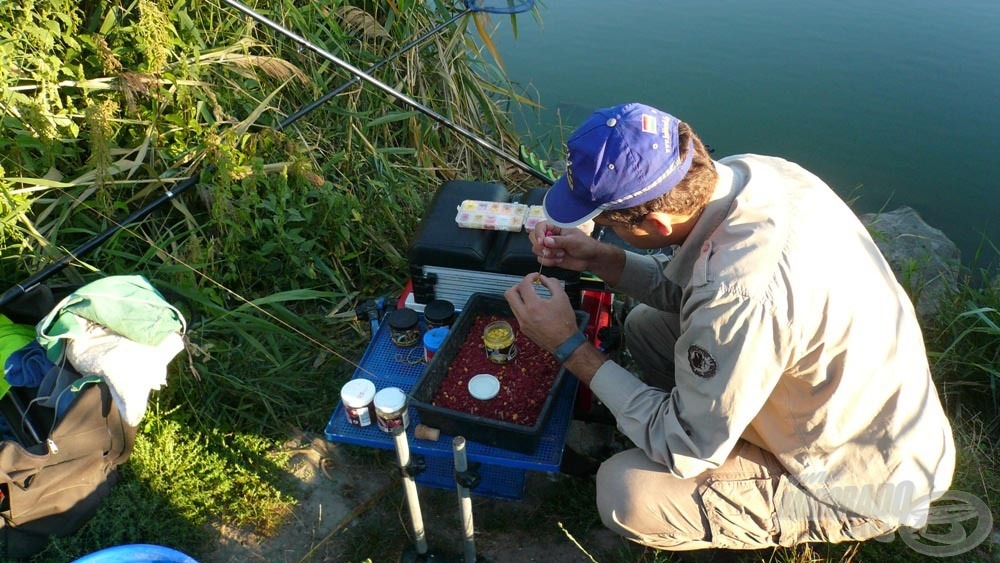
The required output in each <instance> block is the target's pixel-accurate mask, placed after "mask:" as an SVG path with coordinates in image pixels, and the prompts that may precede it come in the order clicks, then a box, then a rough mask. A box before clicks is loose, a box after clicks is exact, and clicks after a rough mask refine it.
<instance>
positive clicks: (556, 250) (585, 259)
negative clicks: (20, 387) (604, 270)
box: [528, 221, 601, 272]
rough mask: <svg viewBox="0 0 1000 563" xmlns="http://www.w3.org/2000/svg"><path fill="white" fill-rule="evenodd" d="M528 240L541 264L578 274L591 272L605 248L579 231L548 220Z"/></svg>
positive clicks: (536, 227) (540, 224) (541, 222)
mask: <svg viewBox="0 0 1000 563" xmlns="http://www.w3.org/2000/svg"><path fill="white" fill-rule="evenodd" d="M528 239H529V240H530V241H531V250H532V252H534V253H535V255H537V256H538V262H539V263H540V264H541V265H543V266H550V267H558V268H563V269H564V270H573V271H575V272H582V271H583V270H587V269H589V268H590V263H591V261H592V260H593V259H594V258H596V257H597V256H598V255H599V247H600V246H601V243H600V242H598V241H596V240H594V239H592V238H590V236H588V235H587V234H586V233H584V232H583V231H581V230H580V229H578V228H572V229H563V228H560V227H556V226H555V225H551V224H549V223H548V222H547V221H539V222H538V224H537V225H535V229H534V230H533V231H532V232H530V233H528Z"/></svg>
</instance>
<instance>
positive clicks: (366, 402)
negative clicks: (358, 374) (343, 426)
mask: <svg viewBox="0 0 1000 563" xmlns="http://www.w3.org/2000/svg"><path fill="white" fill-rule="evenodd" d="M374 400H375V384H374V383H372V382H371V381H369V380H367V379H363V378H358V379H352V380H350V381H348V382H347V383H346V384H344V386H343V387H341V388H340V401H341V402H342V403H343V404H344V414H345V415H347V422H349V423H350V424H351V425H353V426H361V427H364V426H368V425H370V424H371V423H372V421H373V420H375V407H374V405H373V402H374Z"/></svg>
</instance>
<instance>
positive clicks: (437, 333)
mask: <svg viewBox="0 0 1000 563" xmlns="http://www.w3.org/2000/svg"><path fill="white" fill-rule="evenodd" d="M447 336H448V327H446V326H439V327H437V328H432V329H430V330H428V331H427V332H425V333H424V361H425V362H427V363H431V360H432V359H434V354H436V353H437V351H438V350H440V349H441V344H443V343H444V339H445V338H446V337H447Z"/></svg>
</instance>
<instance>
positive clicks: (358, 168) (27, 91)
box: [0, 0, 531, 561]
mask: <svg viewBox="0 0 1000 563" xmlns="http://www.w3.org/2000/svg"><path fill="white" fill-rule="evenodd" d="M435 4H437V3H435ZM255 9H257V10H259V11H260V12H261V13H263V14H264V15H266V16H268V17H270V18H272V19H274V20H276V21H278V22H280V23H281V24H282V25H284V26H286V27H288V28H290V29H291V30H292V31H294V32H295V33H297V34H300V35H302V36H304V37H306V38H307V39H308V40H310V41H312V42H313V43H315V44H317V45H322V46H323V48H324V49H326V50H328V51H329V52H331V53H335V54H336V55H337V56H338V57H342V58H343V59H344V60H347V61H349V62H351V63H352V64H354V65H357V66H358V67H359V68H369V67H371V66H373V65H375V64H376V63H381V62H382V61H384V60H385V59H386V57H388V56H389V55H392V54H393V53H396V52H397V51H398V50H399V49H401V48H402V47H403V46H404V45H406V44H407V43H409V42H410V41H411V40H412V39H414V38H415V37H417V36H419V35H421V34H423V33H424V32H425V31H426V30H428V29H431V28H432V27H434V26H436V25H437V24H438V23H439V22H441V21H444V20H445V19H448V18H450V17H451V15H452V13H453V12H451V11H450V9H449V7H448V6H446V5H443V4H440V5H428V4H427V3H424V2H419V1H416V0H402V1H400V0H374V1H371V2H368V1H366V2H360V3H359V2H346V1H340V0H324V1H320V2H308V3H303V2H295V1H293V0H279V1H278V2H272V3H269V4H268V3H260V5H259V6H257V7H255ZM469 23H470V20H469V18H462V19H461V20H459V21H458V22H457V23H456V24H455V25H453V26H452V27H451V28H449V29H445V30H443V31H442V32H441V33H439V34H437V35H435V36H433V37H431V38H430V39H429V40H428V41H427V42H426V43H425V44H423V45H421V46H420V47H419V48H416V49H413V50H410V51H408V52H406V53H405V54H402V55H401V56H399V57H398V58H394V59H393V60H392V61H389V63H388V64H384V65H381V66H380V68H379V69H378V70H377V71H376V72H375V74H376V77H377V78H378V79H379V80H381V81H384V82H385V83H387V84H390V85H391V86H392V87H393V88H398V89H399V90H401V91H402V92H404V93H406V94H407V95H409V96H411V97H413V98H415V99H417V100H420V101H421V103H423V104H426V105H427V106H429V107H431V108H433V109H434V110H435V111H437V112H439V113H441V114H443V115H447V116H448V117H449V119H453V120H454V121H456V122H457V123H459V124H461V125H462V126H463V127H464V128H466V129H468V130H472V131H482V132H483V133H482V134H483V136H484V137H487V138H488V139H489V140H491V141H492V142H493V143H494V144H497V145H499V146H504V147H517V146H519V140H518V139H517V138H516V135H515V134H514V133H513V128H512V127H511V126H510V125H509V124H508V119H507V116H506V114H505V112H504V110H503V108H504V107H506V103H507V101H508V100H510V99H516V98H517V95H516V94H515V93H514V92H512V91H511V90H510V88H509V87H508V85H507V83H506V81H505V79H504V78H503V76H502V74H500V73H499V72H498V70H497V69H496V67H495V66H494V63H493V62H492V59H490V58H489V57H490V55H487V56H486V57H483V55H482V51H481V50H480V48H479V47H478V46H477V45H476V43H475V42H472V41H469V40H467V39H466V35H467V34H468V33H469V31H470V30H469V29H467V26H469ZM473 33H474V31H473ZM486 43H489V40H488V38H487V39H486ZM350 78H351V77H350V76H349V74H348V73H347V72H345V71H343V70H341V69H339V68H337V67H336V66H334V65H332V64H331V63H330V61H327V60H326V59H324V58H323V57H321V56H320V55H318V54H316V53H314V52H312V51H310V50H307V49H302V48H301V47H299V46H298V45H295V44H294V43H293V42H292V41H290V40H289V39H288V38H286V37H283V36H281V35H278V34H275V33H274V32H272V31H270V30H268V29H266V28H265V27H263V26H260V25H258V24H255V23H254V22H252V21H251V20H249V19H248V18H246V17H244V16H243V15H241V14H239V13H238V12H237V11H235V10H232V9H230V8H228V7H226V6H225V4H220V3H218V2H216V1H214V0H114V1H111V2H94V1H91V0H85V1H84V2H75V1H71V0H28V1H26V2H4V3H0V88H2V91H0V194H2V197H0V217H2V223H0V260H2V264H3V267H2V268H0V283H2V284H3V285H4V287H12V286H14V284H16V283H19V282H21V281H23V280H24V279H25V278H28V277H29V276H30V275H32V274H35V273H36V272H39V271H42V270H43V269H44V268H45V267H46V266H47V265H48V264H51V263H52V262H53V261H54V260H57V259H60V258H63V257H64V256H65V255H66V254H67V253H68V252H71V251H73V250H74V249H78V248H81V247H82V246H85V245H88V244H89V242H90V241H92V240H95V239H94V237H96V236H102V237H104V236H105V235H108V236H107V238H106V240H102V242H101V244H100V245H97V246H96V247H94V248H91V249H90V250H89V252H88V253H87V254H86V255H80V256H76V257H75V259H74V260H73V261H72V262H71V265H70V266H69V267H67V268H65V269H62V270H61V271H59V272H58V275H55V276H53V277H52V278H51V279H49V280H47V281H48V282H49V283H53V284H61V283H65V282H69V283H74V284H80V283H85V282H87V281H90V280H92V279H94V278H95V277H97V276H104V275H114V274H143V275H145V276H147V277H148V278H149V279H150V280H151V281H153V283H154V284H155V285H156V286H157V287H158V288H160V289H161V290H163V291H164V293H165V294H167V297H168V299H169V300H170V301H172V302H174V303H175V304H177V305H178V306H179V307H180V308H181V309H182V310H183V311H184V313H185V316H186V318H187V320H188V332H187V335H186V340H187V341H186V349H185V351H184V352H183V353H182V354H181V355H180V356H179V357H178V358H177V359H176V360H175V361H174V362H173V363H172V365H171V366H170V371H169V385H168V386H167V387H166V388H164V389H163V390H162V391H160V392H158V393H156V394H155V400H154V404H157V405H160V406H161V407H162V410H161V409H152V410H151V411H150V412H148V413H147V415H146V419H145V422H144V426H143V427H142V428H141V431H140V435H139V440H138V442H137V445H136V450H135V453H134V455H133V456H132V458H131V460H130V461H129V463H128V464H127V465H126V466H125V467H124V471H123V482H122V483H121V485H120V486H119V487H117V488H116V489H115V490H114V493H113V495H112V497H111V498H110V499H109V500H108V502H107V503H105V504H104V506H103V507H102V510H101V511H100V513H99V514H98V515H97V516H96V517H95V518H94V519H92V521H91V522H89V523H88V524H87V526H86V527H85V528H84V529H83V530H81V531H80V532H79V533H78V534H75V535H74V536H72V537H70V538H63V539H59V540H57V541H54V542H52V544H51V545H50V546H49V549H48V550H47V551H46V552H45V554H43V556H41V557H40V558H39V560H60V561H64V560H69V559H72V558H73V557H76V556H78V555H80V554H83V553H86V552H88V551H94V550H96V549H98V548H100V547H104V546H108V545H114V544H122V543H135V542H150V543H157V544H161V545H168V546H175V547H178V548H180V549H182V550H184V551H187V552H190V553H198V551H199V550H200V549H202V547H203V545H204V542H205V541H206V539H210V537H211V533H210V531H209V530H210V525H211V524H215V523H225V524H229V525H235V526H247V527H248V528H251V529H254V530H255V531H258V532H260V533H264V534H266V533H268V532H270V531H271V530H273V529H274V527H275V526H277V525H279V523H280V522H281V521H282V519H283V518H284V516H285V515H287V513H288V507H289V506H290V504H291V503H292V502H293V501H292V499H291V497H289V496H288V495H287V494H285V493H284V492H283V491H282V490H281V482H282V475H283V471H282V470H283V467H282V464H283V460H282V459H279V458H275V457H273V456H271V455H270V454H268V452H269V451H273V450H274V449H277V444H278V441H279V440H281V439H282V437H284V436H285V435H286V434H287V432H288V430H289V428H290V427H298V428H302V429H306V430H310V431H317V430H320V429H322V427H323V426H324V425H325V423H326V421H327V419H328V417H329V415H330V411H331V409H332V407H333V405H334V404H335V402H336V397H337V390H338V389H339V386H340V384H341V383H342V382H343V381H344V380H345V379H346V378H348V377H349V376H350V374H351V373H352V371H353V369H354V366H353V364H354V362H355V361H356V359H357V358H358V357H360V354H361V352H362V350H363V346H364V343H365V331H366V330H367V325H365V324H362V323H359V322H357V321H356V320H355V318H354V306H355V304H356V303H357V301H358V300H359V299H360V298H363V297H371V296H377V295H388V296H390V297H394V296H395V294H397V293H398V291H399V290H400V288H401V287H402V285H403V283H404V282H405V280H406V277H407V275H408V274H407V271H406V251H405V249H406V247H407V245H408V242H409V240H410V237H411V236H412V234H413V232H414V231H415V229H416V227H417V223H418V221H419V218H420V216H421V214H422V211H423V206H424V204H425V202H426V201H428V200H429V198H430V196H431V195H432V193H433V190H434V189H435V188H436V187H437V186H438V185H439V184H440V183H441V181H443V180H447V179H454V178H468V179H473V180H476V179H478V180H487V181H493V182H503V183H505V184H507V185H509V186H510V187H511V189H514V190H516V189H519V188H520V187H522V186H523V185H524V184H525V183H527V182H531V179H530V177H529V176H527V175H526V174H524V173H523V172H522V171H518V170H513V169H511V168H510V167H509V166H502V165H498V164H497V163H496V162H495V160H494V157H493V155H490V154H489V153H486V152H485V151H484V150H483V149H482V148H481V147H479V146H478V145H477V144H476V143H474V142H472V141H470V140H468V139H466V138H464V137H462V136H460V135H457V134H455V133H453V132H452V131H450V130H449V129H447V128H443V127H440V126H439V125H437V124H435V123H433V122H432V121H431V120H430V119H429V118H427V117H425V116H424V115H423V114H421V113H419V112H417V111H414V110H413V108H409V107H406V106H403V105H399V104H398V101H397V100H395V99H394V98H393V97H392V96H388V95H387V94H386V93H384V92H382V91H381V90H378V89H376V88H374V87H372V86H370V85H367V84H364V83H356V84H353V85H351V86H350V87H349V88H346V89H345V90H344V91H343V92H342V93H341V94H339V95H338V96H335V97H334V98H333V99H331V100H329V101H328V102H326V103H324V104H322V105H320V106H319V107H316V108H315V109H312V110H311V111H310V112H309V113H308V115H306V116H300V118H296V119H292V118H291V117H290V116H291V115H292V114H293V113H294V112H296V111H297V110H299V109H300V108H304V107H307V106H308V105H309V104H310V103H311V102H313V101H314V100H316V99H318V98H319V97H320V96H322V95H323V94H324V93H326V92H329V91H331V90H333V89H334V88H337V87H339V86H341V85H343V84H345V83H346V82H347V81H348V80H350ZM512 152H513V153H514V154H516V148H515V149H514V150H513V151H512ZM168 190H170V191H171V192H170V193H171V195H170V198H169V200H170V201H169V203H168V204H165V205H158V206H154V207H152V208H150V210H149V213H148V215H147V216H145V217H144V218H143V219H142V220H141V221H136V222H134V223H132V224H127V225H122V224H119V221H121V219H122V218H124V217H128V216H129V215H130V214H132V213H134V212H136V210H139V209H144V208H146V207H147V206H151V205H152V204H153V203H154V202H158V201H160V199H161V198H164V197H165V194H167V193H168V192H167V191H168Z"/></svg>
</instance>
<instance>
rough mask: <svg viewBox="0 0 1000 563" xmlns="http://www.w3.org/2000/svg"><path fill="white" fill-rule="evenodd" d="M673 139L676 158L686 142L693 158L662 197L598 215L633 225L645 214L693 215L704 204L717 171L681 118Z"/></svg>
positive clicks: (684, 153)
mask: <svg viewBox="0 0 1000 563" xmlns="http://www.w3.org/2000/svg"><path fill="white" fill-rule="evenodd" d="M677 138H678V143H680V158H682V159H683V158H685V157H686V156H687V151H688V144H689V141H693V144H694V158H693V159H692V160H691V169H690V170H688V173H687V174H685V175H684V178H683V179H682V180H681V181H680V183H678V184H677V185H676V186H674V188H673V189H672V190H670V191H668V192H667V193H665V194H663V195H662V196H660V197H658V198H656V199H654V200H652V201H647V202H646V203H643V204H640V205H637V206H635V207H627V208H625V209H615V210H611V211H605V212H603V213H601V217H602V218H603V219H606V220H608V221H612V222H614V223H625V224H629V225H636V224H639V223H641V222H642V218H643V217H645V216H646V215H648V214H650V213H652V212H654V211H660V212H663V213H669V214H671V215H676V216H678V217H683V216H688V215H694V214H695V213H697V212H698V211H699V210H700V209H701V208H702V207H704V206H705V205H706V204H707V203H708V200H709V198H711V197H712V192H713V191H714V190H715V183H716V181H717V180H718V178H719V173H718V172H717V171H716V170H715V164H714V163H713V162H712V157H710V156H709V154H708V149H706V148H705V145H704V143H702V142H701V139H699V138H698V135H696V134H695V132H694V130H692V129H691V126H690V125H688V124H687V123H684V122H683V121H682V122H680V123H679V124H678V126H677Z"/></svg>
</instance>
